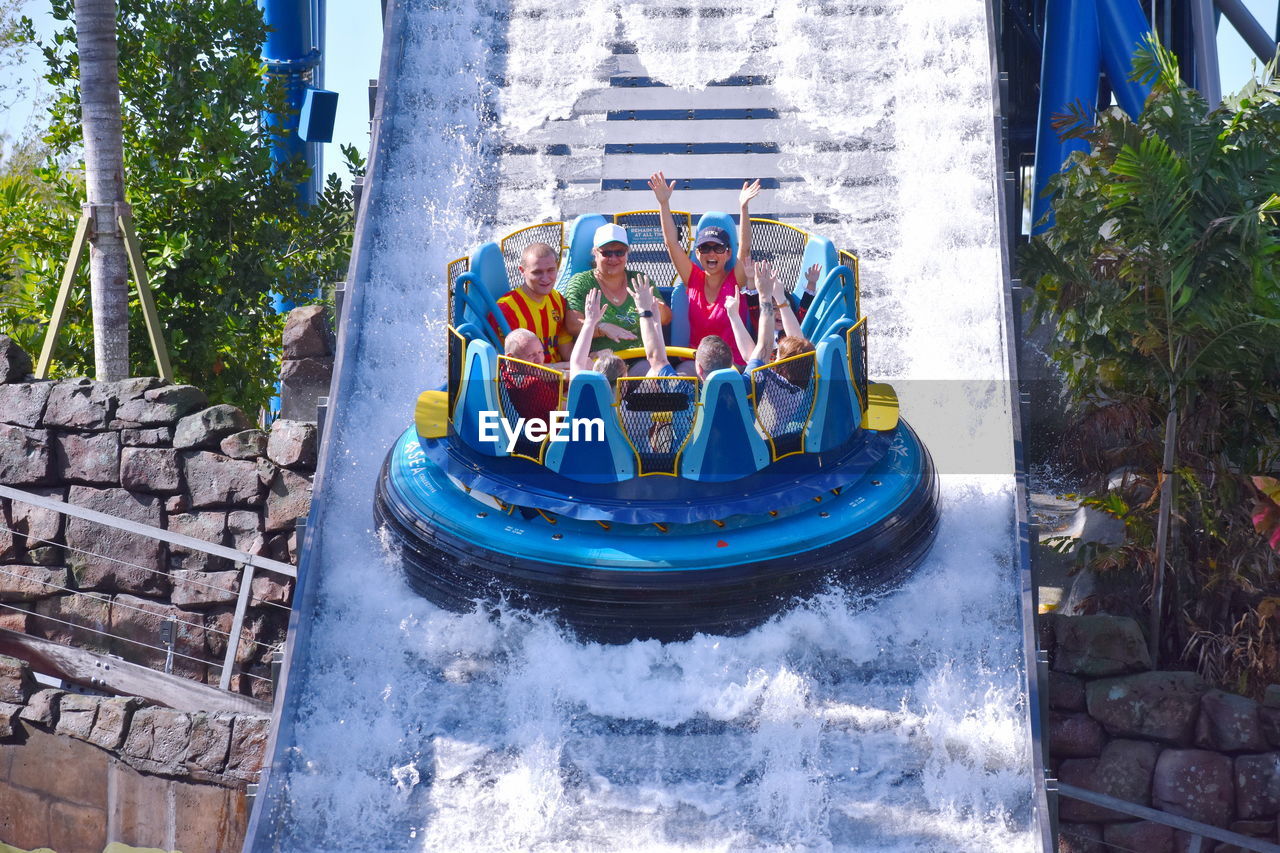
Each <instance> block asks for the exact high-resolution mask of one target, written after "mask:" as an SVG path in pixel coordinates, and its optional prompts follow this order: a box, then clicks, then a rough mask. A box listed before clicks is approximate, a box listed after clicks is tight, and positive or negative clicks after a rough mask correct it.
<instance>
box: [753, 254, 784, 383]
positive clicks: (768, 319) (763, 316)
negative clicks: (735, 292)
mask: <svg viewBox="0 0 1280 853" xmlns="http://www.w3.org/2000/svg"><path fill="white" fill-rule="evenodd" d="M777 280H778V279H777V276H775V275H774V274H773V270H771V269H769V268H768V266H767V265H766V264H764V263H759V264H756V289H757V290H758V291H759V292H760V325H759V327H758V328H757V329H756V345H755V347H754V348H753V349H752V350H751V355H750V356H748V361H750V360H752V359H754V360H756V361H768V360H769V359H771V358H772V357H773V314H774V312H775V311H776V310H777V306H776V305H774V303H773V286H774V284H775V283H776V282H777Z"/></svg>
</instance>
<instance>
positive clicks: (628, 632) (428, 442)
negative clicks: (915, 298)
mask: <svg viewBox="0 0 1280 853" xmlns="http://www.w3.org/2000/svg"><path fill="white" fill-rule="evenodd" d="M658 215H659V214H658V211H636V212H629V213H620V214H616V215H613V216H603V215H598V214H591V215H585V216H580V217H578V218H577V219H575V220H573V221H572V222H571V223H562V222H550V223H540V224H538V225H532V226H529V227H527V228H523V229H520V230H518V231H516V232H514V233H512V234H509V235H507V236H506V237H503V238H502V239H501V240H499V241H496V242H489V243H485V244H483V245H481V246H479V247H478V248H476V249H475V250H474V251H473V252H472V253H471V254H470V255H468V256H467V257H464V258H459V259H458V260H456V261H453V262H452V263H450V264H449V266H448V270H447V279H448V286H449V330H448V366H447V375H448V381H447V383H446V385H445V387H443V388H439V389H432V390H428V391H425V392H423V393H422V395H421V396H420V397H419V399H418V403H417V407H416V411H415V418H414V423H413V424H412V425H411V426H409V427H408V428H407V429H406V430H405V431H404V433H403V434H402V435H401V436H400V438H399V439H398V440H397V441H396V442H395V444H394V446H393V447H392V448H391V450H390V452H389V453H388V455H387V458H386V462H385V463H384V466H383V469H382V473H381V475H380V477H379V479H378V484H377V490H376V496H375V501H374V514H375V518H376V520H377V522H378V524H380V525H385V526H386V528H387V529H388V530H389V531H390V533H391V535H392V536H393V537H394V539H395V540H396V541H397V542H398V543H399V545H400V546H401V549H402V558H403V564H404V569H405V572H406V575H407V579H408V582H409V584H410V586H411V587H412V588H413V589H414V590H415V591H417V592H418V593H419V594H421V595H423V596H424V597H426V598H427V599H429V600H431V601H433V602H435V603H436V604H438V605H440V606H442V607H445V608H448V609H451V610H456V611H466V610H470V609H472V608H474V607H475V606H476V603H477V602H481V601H492V600H494V599H501V600H504V601H507V602H509V603H511V604H514V605H516V606H518V607H521V608H525V609H529V610H533V611H549V612H554V613H555V614H556V615H557V616H558V618H559V619H561V620H562V621H563V623H564V624H565V625H567V626H568V627H569V628H570V629H572V630H573V631H575V632H576V633H577V634H578V635H579V636H581V637H583V638H584V639H589V640H596V641H602V642H626V641H629V640H632V639H638V638H639V639H644V638H655V639H658V640H663V641H672V640H680V639H686V638H688V637H691V636H692V635H694V634H696V633H699V632H703V633H708V634H725V635H732V634H739V633H743V632H745V631H747V630H749V629H751V628H752V627H754V626H756V625H758V624H760V623H762V622H764V621H766V620H767V619H768V618H770V617H771V616H772V615H774V614H775V613H777V612H778V611H779V610H781V609H782V608H784V607H786V606H787V605H788V604H789V603H792V602H794V601H796V600H798V599H803V598H804V597H807V596H811V595H813V594H814V593H816V592H820V591H822V590H824V589H826V588H828V587H829V586H830V585H831V584H833V583H834V584H841V585H844V586H847V587H853V588H856V589H858V590H875V589H882V588H885V587H887V586H890V585H892V584H894V583H895V582H897V581H899V580H900V579H901V578H903V577H904V576H905V575H906V574H907V573H908V572H909V570H910V569H911V568H912V567H913V566H915V565H916V564H917V563H919V562H920V560H921V559H923V557H924V555H925V553H926V552H927V550H928V548H929V546H930V545H931V544H932V541H933V539H934V535H935V532H936V527H937V523H938V486H937V475H936V473H935V470H934V467H933V462H932V460H931V458H930V455H929V452H928V450H927V449H926V448H925V446H924V445H923V443H922V442H921V441H920V439H919V437H918V436H917V435H916V434H915V432H914V431H913V430H912V429H911V427H910V425H908V423H907V422H906V421H905V420H904V419H903V418H901V417H900V415H899V412H898V403H897V398H896V396H895V394H894V391H893V389H892V388H891V387H890V386H888V385H885V384H880V383H873V382H870V381H869V380H868V376H867V319H866V317H864V316H863V315H862V311H861V303H860V295H859V288H858V258H857V257H856V255H854V254H853V253H851V252H848V251H842V250H839V249H837V247H836V246H835V245H834V244H833V243H832V242H831V241H830V240H829V239H827V238H825V237H823V236H821V235H818V234H812V233H808V232H806V231H803V230H801V229H799V228H795V227H793V226H790V225H786V224H784V223H780V222H775V221H772V220H767V219H752V221H751V226H750V227H751V247H752V255H753V257H754V258H756V259H768V260H769V261H770V262H771V263H772V265H773V267H774V269H775V270H777V271H778V273H779V278H780V279H781V281H782V282H784V283H785V284H786V285H787V289H788V293H789V298H791V299H792V300H793V302H797V303H798V300H797V297H798V296H799V292H800V290H801V289H802V287H803V281H804V271H805V270H807V269H809V268H810V267H811V265H813V264H815V263H816V264H819V265H820V266H821V270H822V273H821V278H820V282H821V283H820V285H819V286H818V287H817V290H816V293H815V295H814V298H813V301H812V303H811V304H810V305H809V306H808V308H807V312H806V313H805V315H804V319H803V324H802V327H803V330H804V333H805V336H806V337H808V338H809V339H810V340H811V341H813V343H814V344H815V349H814V351H813V352H809V353H804V354H802V355H799V356H795V357H794V358H792V359H787V361H788V362H795V363H793V364H789V365H783V364H780V363H779V362H773V363H770V364H766V365H765V366H764V367H761V368H759V370H761V371H780V370H786V371H787V378H788V379H790V380H792V382H793V383H794V388H793V391H794V393H791V394H788V395H787V397H786V401H785V403H783V404H779V402H778V400H777V399H769V396H770V395H768V394H764V393H760V392H759V391H758V390H756V391H753V390H752V389H753V388H755V389H760V388H762V387H767V386H766V384H765V383H759V384H757V383H745V382H743V381H742V378H741V375H740V374H739V373H738V372H737V370H735V369H733V368H727V369H724V370H720V371H716V372H713V373H711V374H710V375H708V376H707V377H706V378H705V381H702V380H699V379H697V378H695V377H683V376H682V377H679V378H670V379H663V380H655V379H652V378H645V377H621V378H619V379H618V380H617V381H616V382H615V383H612V384H611V383H610V382H609V381H608V380H607V379H606V378H605V377H604V376H603V375H602V374H600V373H596V372H594V371H588V372H585V373H580V374H578V375H577V376H574V377H573V379H572V381H570V380H569V379H568V377H567V375H566V374H564V373H561V372H560V371H556V370H554V369H552V368H550V367H546V366H544V365H533V364H528V363H526V362H523V361H519V360H515V359H510V358H508V357H507V356H505V355H503V347H502V334H503V333H504V332H505V331H507V326H506V322H505V320H503V319H502V317H501V312H500V311H499V310H498V309H497V306H496V300H497V299H498V298H499V297H501V296H502V295H503V294H505V293H506V292H507V291H508V290H510V289H511V288H512V287H514V286H516V285H518V283H519V278H518V276H517V264H518V262H519V258H520V254H521V252H522V251H523V249H524V248H525V247H526V246H529V245H530V244H531V243H534V242H545V243H548V244H550V245H551V246H553V247H559V248H560V250H561V269H560V273H559V282H560V284H561V285H562V284H563V283H564V282H565V281H567V280H568V278H569V277H570V276H572V275H573V274H575V273H578V272H580V271H582V270H586V269H590V268H591V265H592V255H591V247H592V235H593V234H594V233H595V231H596V229H597V228H598V227H599V226H600V225H603V224H606V223H609V222H614V223H617V224H618V225H621V226H623V227H624V228H626V229H627V233H628V235H629V236H630V247H631V252H630V256H629V258H628V261H627V266H628V269H636V270H640V271H642V272H644V273H646V274H647V275H648V276H649V277H650V279H651V280H653V281H654V282H656V283H658V284H659V285H660V289H661V290H662V292H663V293H664V296H666V297H667V301H668V303H669V304H670V306H671V308H672V322H671V324H670V328H669V333H668V334H669V338H670V340H669V344H670V345H669V346H668V349H667V351H668V355H669V356H670V357H672V358H673V360H674V359H677V358H691V357H692V355H693V352H692V350H689V349H687V348H686V347H685V345H686V344H687V343H688V342H689V341H688V332H689V329H688V321H687V311H686V308H687V294H686V292H685V289H684V285H683V284H682V283H681V282H680V281H679V278H678V277H677V276H676V274H675V270H674V267H673V265H672V264H671V262H670V259H669V257H668V255H667V252H666V249H665V248H664V244H663V241H662V236H661V229H660V223H659V219H658ZM675 217H676V223H677V231H678V233H679V235H680V239H681V241H682V242H683V243H684V244H685V246H686V248H691V247H690V246H689V243H690V238H691V236H692V235H693V234H695V233H698V232H699V231H701V229H703V228H705V227H707V226H709V225H715V226H720V227H724V228H725V229H726V231H727V232H728V233H729V235H731V237H733V242H734V243H735V245H734V246H732V247H731V249H732V250H731V252H730V253H729V257H730V258H733V257H734V256H735V255H736V252H737V246H736V236H734V235H736V231H735V228H736V226H735V225H734V223H733V221H732V219H731V218H730V217H729V216H727V215H726V214H721V213H707V214H704V215H703V216H702V217H701V218H700V219H699V221H698V222H697V224H696V227H694V223H693V219H692V217H691V216H690V215H689V214H688V213H683V212H676V214H675ZM619 355H620V356H622V357H623V358H631V359H640V358H642V357H643V355H644V353H643V350H639V349H637V350H632V351H623V352H621V353H619ZM511 371H515V372H516V373H519V374H520V375H522V376H526V377H528V376H535V377H536V379H537V380H538V381H540V382H542V383H543V384H544V386H545V387H550V388H553V389H554V396H556V397H557V398H558V399H557V402H556V410H557V413H556V414H554V416H553V418H552V420H553V421H554V423H552V424H551V428H550V429H541V430H524V431H523V432H520V431H519V430H518V429H515V428H512V425H516V426H518V418H519V413H518V408H519V407H518V406H517V405H515V403H513V400H512V397H513V396H515V394H514V393H513V391H512V385H511V383H510V382H509V381H505V380H504V377H507V376H509V375H511ZM797 376H798V377H800V378H799V379H798V380H797V379H796V377H797ZM516 402H518V401H516ZM504 420H505V421H506V422H507V425H506V426H503V428H502V429H499V428H497V427H498V426H499V425H500V422H502V421H504Z"/></svg>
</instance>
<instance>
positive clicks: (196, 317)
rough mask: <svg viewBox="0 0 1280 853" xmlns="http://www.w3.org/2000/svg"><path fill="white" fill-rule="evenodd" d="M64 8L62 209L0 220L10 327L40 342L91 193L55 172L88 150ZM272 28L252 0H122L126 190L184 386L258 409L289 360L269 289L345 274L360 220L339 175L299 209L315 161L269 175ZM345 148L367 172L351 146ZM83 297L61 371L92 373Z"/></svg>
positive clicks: (274, 102)
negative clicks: (300, 189) (268, 38)
mask: <svg viewBox="0 0 1280 853" xmlns="http://www.w3.org/2000/svg"><path fill="white" fill-rule="evenodd" d="M52 7H53V17H54V19H55V20H56V21H59V22H64V24H65V25H64V26H62V27H61V28H60V29H58V30H57V31H55V32H54V34H53V35H52V37H51V38H50V39H49V40H48V41H47V42H45V43H42V44H40V45H39V47H40V50H41V52H42V54H43V56H44V60H45V64H46V75H45V79H46V80H48V82H49V83H50V84H51V86H52V88H53V101H52V105H51V107H50V115H49V125H48V132H47V135H46V137H45V141H46V143H47V144H48V146H49V147H50V150H51V159H50V161H49V165H47V166H46V167H44V168H42V169H40V170H38V172H37V174H36V177H37V178H38V181H39V185H40V192H41V193H42V194H43V195H44V196H45V197H46V198H48V199H51V200H52V201H53V204H52V205H47V206H46V207H45V208H44V209H39V210H38V209H35V207H33V206H30V205H19V206H18V207H17V208H16V209H13V210H6V211H5V212H4V213H0V216H4V217H5V219H6V222H5V225H6V228H8V227H10V226H12V228H13V229H14V230H13V232H12V233H13V235H14V236H13V237H10V238H9V239H8V242H7V243H0V257H8V258H10V259H11V263H10V265H9V270H8V271H7V273H5V276H6V277H5V278H4V279H0V292H4V293H6V294H8V295H9V296H8V298H9V303H6V305H7V306H10V307H8V310H7V311H6V315H7V316H5V318H4V319H5V321H6V323H5V325H13V326H15V327H16V329H17V333H16V334H15V337H18V338H19V339H20V340H21V342H22V343H23V345H24V346H27V347H28V348H31V347H32V345H33V342H34V343H35V349H37V350H38V340H35V339H36V338H38V336H39V334H40V333H41V332H42V330H41V329H40V328H39V323H43V322H45V321H46V320H47V317H48V316H49V315H48V309H49V308H50V307H51V304H52V301H53V296H54V293H55V292H56V289H57V286H58V279H59V276H60V274H61V266H62V264H63V262H64V258H65V255H66V253H67V251H68V249H69V247H70V243H71V237H72V234H73V231H74V226H75V221H76V217H77V216H78V212H79V207H80V204H81V203H82V202H83V200H84V193H83V188H82V182H81V180H80V178H79V176H78V172H77V170H75V169H73V170H71V171H70V172H67V171H63V170H61V169H58V168H56V166H55V165H53V164H54V163H57V162H59V161H60V160H66V159H68V158H70V159H72V160H74V159H76V158H78V157H79V156H80V146H81V128H80V116H79V91H78V85H77V84H78V80H77V74H78V56H77V54H76V49H75V30H74V26H72V24H71V23H70V22H71V21H72V20H73V13H74V8H73V3H72V2H71V0H52ZM265 34H266V30H265V27H264V25H263V22H262V15H261V13H260V11H259V10H258V8H257V6H256V4H255V3H254V2H253V0H212V2H210V0H120V2H119V27H118V30H117V42H118V45H119V55H120V57H121V60H122V61H121V63H120V66H119V71H120V91H121V106H122V114H123V124H124V165H125V187H126V189H125V192H126V196H127V198H128V201H129V203H130V204H131V205H132V206H133V213H134V224H135V227H136V229H137V232H138V237H139V241H140V243H141V245H142V250H143V254H144V256H145V260H146V265H147V268H148V275H149V276H150V278H151V285H152V290H153V292H154V294H155V300H156V305H157V309H158V311H159V314H160V317H161V322H162V324H163V326H164V329H165V333H166V336H167V339H168V344H169V348H170V356H171V359H172V361H173V365H174V370H175V373H176V375H177V378H178V380H179V381H182V382H188V383H191V384H194V385H198V386H199V387H201V388H203V389H204V390H205V391H206V392H207V393H208V394H209V396H210V397H211V398H212V399H214V400H216V401H222V402H230V403H234V404H236V405H239V406H241V407H243V408H245V409H247V410H249V411H253V410H255V409H256V408H257V407H259V406H261V405H263V404H264V403H265V402H266V401H267V399H268V398H269V397H270V396H271V393H272V386H273V383H274V381H275V375H276V372H277V369H278V365H277V363H276V361H275V358H276V357H277V356H278V354H279V343H280V332H281V329H282V326H283V318H282V317H281V316H278V315H276V314H275V313H274V312H273V310H272V307H271V298H270V293H271V292H272V291H275V292H278V293H281V294H282V295H284V296H285V297H286V298H288V299H290V300H292V301H295V302H298V303H305V302H307V301H310V300H312V299H313V298H314V294H315V293H317V291H318V289H319V288H320V287H321V286H322V285H323V284H325V283H327V282H330V281H333V280H336V279H339V278H341V277H342V275H343V274H344V273H345V269H346V265H347V260H348V256H349V252H350V244H351V228H352V212H351V196H350V194H349V193H348V192H346V191H345V190H343V188H342V186H341V182H340V181H339V180H338V178H337V176H336V175H329V176H328V179H327V180H326V181H325V184H324V187H323V190H322V191H321V193H320V194H319V201H318V203H317V205H316V206H315V207H314V208H312V209H311V210H310V211H309V212H306V213H303V212H301V211H299V210H298V208H297V205H296V192H295V189H294V187H295V185H296V183H297V182H298V181H300V180H302V179H303V178H304V177H305V170H304V166H303V165H302V164H301V163H295V164H293V165H292V166H290V167H289V168H286V169H282V170H280V171H279V172H273V170H272V164H271V158H270V143H271V134H270V131H269V130H268V129H266V128H264V127H263V126H261V125H260V123H259V116H260V114H261V113H262V112H264V111H266V110H268V109H271V110H273V111H275V112H283V103H284V100H283V93H282V90H281V87H280V86H279V85H278V84H275V83H273V84H272V85H270V86H268V87H265V88H264V86H263V76H262V72H263V66H262V63H261V60H260V59H259V51H260V45H261V43H262V41H263V38H264V37H265ZM345 151H346V152H348V161H349V163H348V166H349V168H352V169H353V170H354V169H358V168H359V167H360V165H361V164H360V163H359V162H358V155H356V153H355V150H354V149H345ZM353 158H354V159H353ZM6 233H8V231H6ZM14 244H17V245H16V246H15V245H14ZM82 276H83V272H82ZM85 290H87V285H84V284H78V285H77V293H75V294H73V302H72V304H73V305H74V306H78V313H77V314H76V315H74V316H73V317H72V319H71V323H70V324H69V328H66V329H65V330H64V332H63V334H62V336H61V338H60V340H59V345H58V349H57V352H56V356H55V358H56V360H57V364H58V365H59V369H60V370H61V371H62V373H64V374H72V375H78V374H84V373H87V372H91V370H90V368H91V365H92V361H91V359H92V347H91V346H87V345H86V341H87V338H86V336H87V335H88V333H89V329H88V328H87V325H86V324H87V317H86V312H87V310H88V308H87V295H86V294H85V292H84V291H85ZM15 301H16V302H18V303H20V307H19V308H17V309H15V308H13V307H11V304H12V303H13V302H15ZM130 318H131V328H130V349H131V352H130V363H131V364H132V366H133V369H134V371H141V372H144V373H145V372H147V371H148V370H150V369H153V368H152V365H153V360H152V356H151V353H150V351H149V348H148V346H147V339H146V335H145V331H144V327H143V325H142V323H143V318H142V312H141V310H140V309H139V308H138V306H137V303H136V299H135V302H134V304H133V305H132V306H131V309H130Z"/></svg>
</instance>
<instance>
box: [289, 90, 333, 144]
mask: <svg viewBox="0 0 1280 853" xmlns="http://www.w3.org/2000/svg"><path fill="white" fill-rule="evenodd" d="M337 112H338V93H337V92H330V91H328V90H327V89H307V91H306V94H305V95H303V97H302V111H301V112H300V113H298V136H299V137H301V138H302V141H303V142H332V141H333V119H334V116H335V115H337Z"/></svg>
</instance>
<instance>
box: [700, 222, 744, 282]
mask: <svg viewBox="0 0 1280 853" xmlns="http://www.w3.org/2000/svg"><path fill="white" fill-rule="evenodd" d="M712 225H715V226H717V227H719V228H723V229H724V230H725V231H728V232H729V260H728V261H726V262H725V265H724V268H725V269H727V270H731V269H733V268H734V266H736V265H737V263H738V223H737V222H735V221H734V219H733V217H732V216H730V215H729V214H727V213H721V212H720V211H718V210H708V211H707V212H706V213H704V214H702V218H701V219H699V220H698V227H697V228H694V229H693V236H694V237H695V238H696V237H697V236H698V232H699V231H701V230H702V229H703V228H708V227H710V226H712ZM689 258H690V259H691V260H692V261H693V262H694V263H695V264H696V263H697V262H698V253H697V247H696V246H694V247H693V248H691V249H690V250H689ZM738 283H739V284H742V280H741V279H739V280H738Z"/></svg>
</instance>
